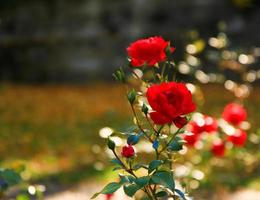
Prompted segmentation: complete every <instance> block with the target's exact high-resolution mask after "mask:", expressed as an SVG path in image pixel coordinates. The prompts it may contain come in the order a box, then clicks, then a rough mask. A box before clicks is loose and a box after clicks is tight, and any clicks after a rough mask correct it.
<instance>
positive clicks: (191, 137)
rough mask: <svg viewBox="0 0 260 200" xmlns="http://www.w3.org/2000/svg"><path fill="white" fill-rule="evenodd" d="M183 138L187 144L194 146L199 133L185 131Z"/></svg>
mask: <svg viewBox="0 0 260 200" xmlns="http://www.w3.org/2000/svg"><path fill="white" fill-rule="evenodd" d="M183 139H184V140H185V142H186V144H187V145H188V146H194V145H195V144H196V142H197V141H198V139H199V135H197V134H194V133H192V132H190V133H185V134H184V136H183Z"/></svg>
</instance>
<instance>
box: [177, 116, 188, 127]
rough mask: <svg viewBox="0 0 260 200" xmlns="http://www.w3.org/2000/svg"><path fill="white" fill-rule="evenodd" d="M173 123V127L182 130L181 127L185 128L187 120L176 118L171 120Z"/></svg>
mask: <svg viewBox="0 0 260 200" xmlns="http://www.w3.org/2000/svg"><path fill="white" fill-rule="evenodd" d="M173 123H174V124H175V126H177V127H178V128H182V127H183V126H185V125H186V124H187V123H188V120H187V118H186V117H180V116H179V117H176V118H175V119H174V120H173Z"/></svg>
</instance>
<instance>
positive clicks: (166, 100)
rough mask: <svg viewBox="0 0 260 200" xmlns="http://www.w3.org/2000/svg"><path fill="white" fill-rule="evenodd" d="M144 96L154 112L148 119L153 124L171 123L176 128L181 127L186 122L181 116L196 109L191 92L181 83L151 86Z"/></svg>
mask: <svg viewBox="0 0 260 200" xmlns="http://www.w3.org/2000/svg"><path fill="white" fill-rule="evenodd" d="M146 96H147V100H148V102H149V104H150V106H151V107H152V109H153V110H154V111H153V112H151V113H150V117H151V119H152V120H153V121H154V123H155V124H166V123H170V122H173V123H175V125H176V126H177V127H182V126H183V125H185V124H186V123H187V122H186V120H185V119H183V118H181V116H182V115H186V114H188V113H191V112H193V111H194V110H195V109H196V105H195V104H194V103H193V101H192V95H191V92H190V91H189V90H188V89H187V87H186V86H185V85H184V84H183V83H176V82H169V83H161V84H159V85H152V86H151V87H149V88H148V90H147V93H146Z"/></svg>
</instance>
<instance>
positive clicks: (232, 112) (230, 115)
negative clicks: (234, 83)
mask: <svg viewBox="0 0 260 200" xmlns="http://www.w3.org/2000/svg"><path fill="white" fill-rule="evenodd" d="M222 118H223V119H224V120H226V121H227V122H229V123H231V124H233V125H238V124H240V123H241V122H242V121H245V120H246V118H247V112H246V110H245V109H244V107H243V106H241V105H239V104H236V103H230V104H228V105H226V107H225V108H224V111H223V114H222Z"/></svg>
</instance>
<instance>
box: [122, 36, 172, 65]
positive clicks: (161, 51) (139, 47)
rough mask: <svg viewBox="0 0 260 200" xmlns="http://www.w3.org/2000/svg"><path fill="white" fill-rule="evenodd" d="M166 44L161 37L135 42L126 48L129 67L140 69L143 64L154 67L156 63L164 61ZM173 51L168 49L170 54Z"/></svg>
mask: <svg viewBox="0 0 260 200" xmlns="http://www.w3.org/2000/svg"><path fill="white" fill-rule="evenodd" d="M168 44H169V41H165V40H164V39H163V38H162V37H150V38H147V39H141V40H137V41H136V42H134V43H132V44H131V45H130V46H129V47H128V48H127V53H128V57H129V58H130V59H131V65H132V66H133V67H140V66H142V65H144V64H147V65H148V66H154V65H155V64H156V63H158V62H162V61H165V60H166V58H167V56H166V52H165V51H166V48H167V47H168ZM168 48H169V47H168ZM173 51H174V48H173V47H170V52H173Z"/></svg>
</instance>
